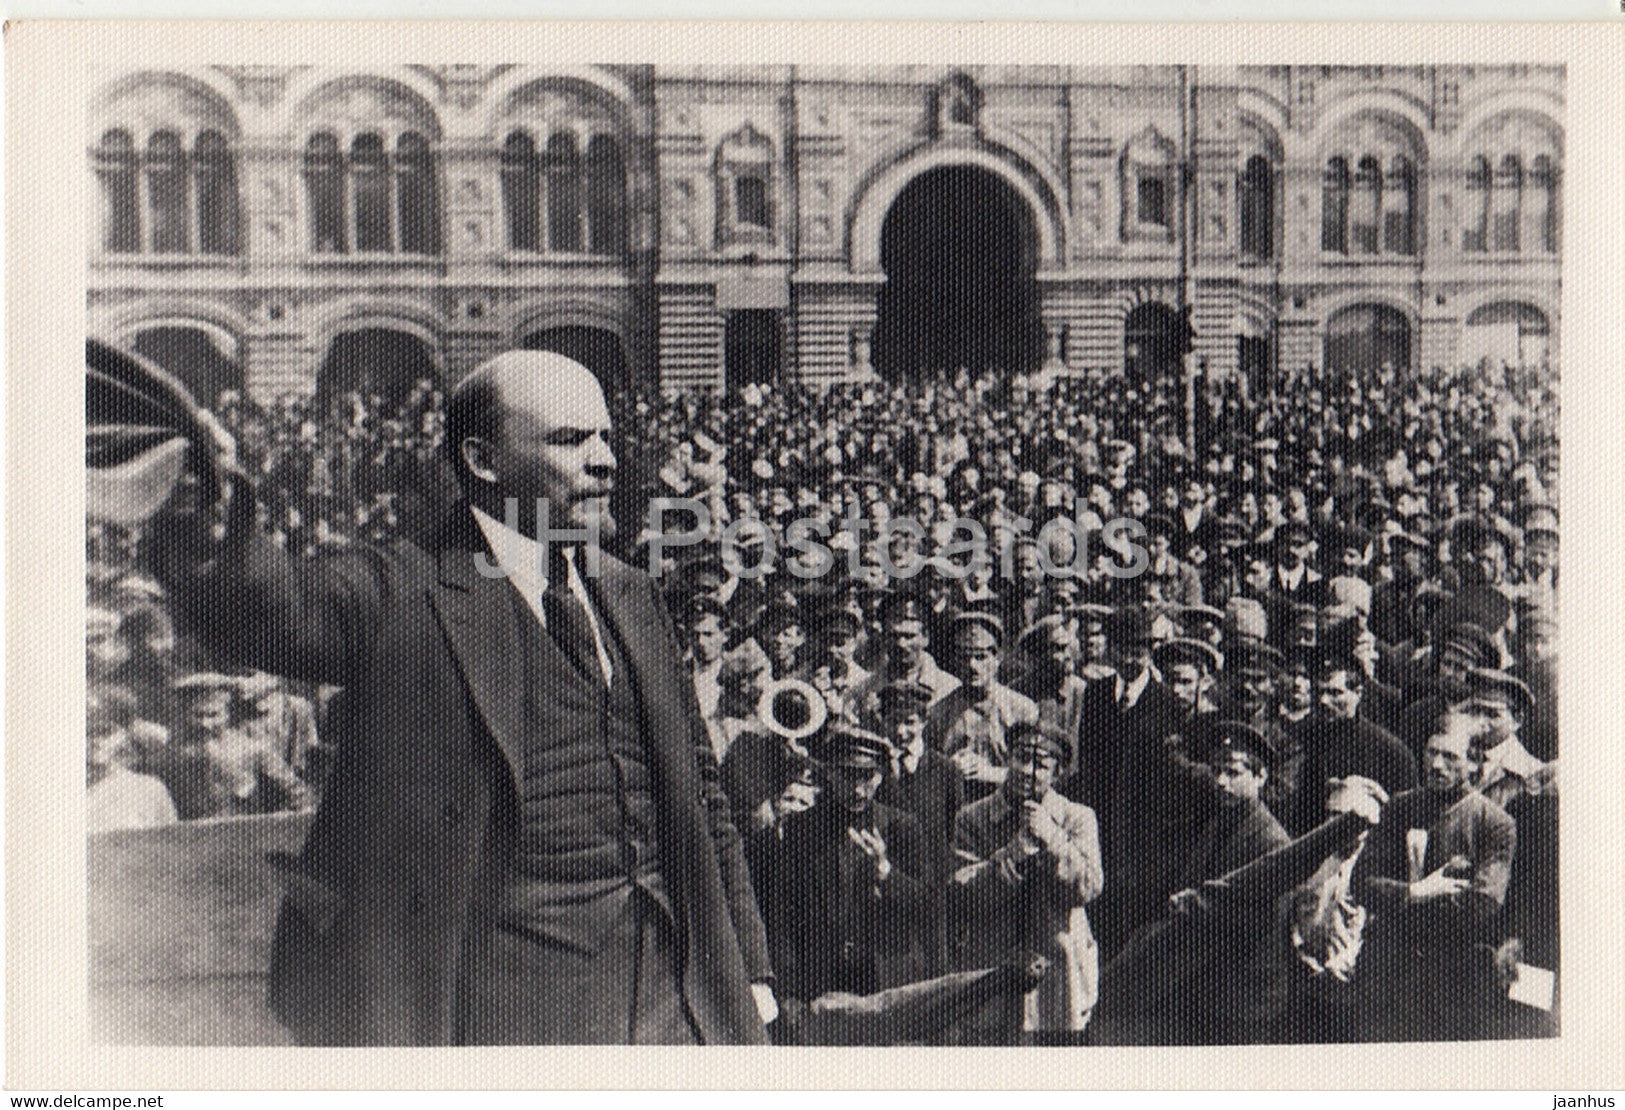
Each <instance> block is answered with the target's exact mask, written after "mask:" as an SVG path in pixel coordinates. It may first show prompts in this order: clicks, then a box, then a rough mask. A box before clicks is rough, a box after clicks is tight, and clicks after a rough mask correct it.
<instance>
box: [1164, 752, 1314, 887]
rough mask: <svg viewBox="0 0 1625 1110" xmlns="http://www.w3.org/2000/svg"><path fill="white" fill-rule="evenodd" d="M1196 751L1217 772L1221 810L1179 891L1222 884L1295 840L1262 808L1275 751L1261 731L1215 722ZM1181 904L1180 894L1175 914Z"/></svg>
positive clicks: (1211, 821) (1185, 871) (1187, 867)
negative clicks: (1228, 875) (1210, 882)
mask: <svg viewBox="0 0 1625 1110" xmlns="http://www.w3.org/2000/svg"><path fill="white" fill-rule="evenodd" d="M1196 748H1197V751H1198V753H1199V754H1200V755H1201V757H1202V761H1203V762H1204V763H1205V764H1206V765H1207V766H1208V767H1210V768H1211V769H1212V772H1213V781H1214V784H1215V785H1216V786H1217V787H1218V795H1217V800H1218V803H1219V804H1218V807H1217V809H1216V810H1215V811H1214V814H1213V816H1212V817H1211V818H1210V819H1209V820H1208V822H1207V823H1206V824H1205V825H1203V826H1202V831H1201V833H1200V834H1199V835H1198V836H1197V839H1196V846H1195V848H1194V849H1193V850H1192V852H1191V855H1190V857H1189V859H1188V860H1187V861H1186V863H1185V866H1184V869H1183V871H1182V872H1181V874H1180V878H1179V881H1178V884H1177V885H1178V887H1179V889H1180V891H1184V890H1185V889H1186V888H1189V887H1194V886H1196V885H1197V884H1198V883H1201V882H1202V881H1204V880H1206V879H1214V878H1218V877H1219V876H1220V875H1223V874H1225V873H1226V872H1228V871H1233V870H1235V869H1236V868H1238V867H1240V866H1242V865H1243V864H1246V863H1250V862H1251V861H1253V860H1255V859H1257V858H1258V857H1259V856H1262V855H1264V854H1266V853H1268V852H1272V851H1274V850H1275V849H1276V848H1279V847H1281V846H1282V845H1284V844H1286V843H1287V842H1288V841H1289V840H1291V839H1292V838H1291V837H1290V836H1288V835H1287V832H1286V829H1285V828H1283V827H1282V826H1281V823H1280V821H1278V820H1276V818H1275V815H1274V814H1272V813H1271V812H1270V811H1269V809H1268V808H1267V807H1266V806H1265V805H1264V802H1263V793H1264V784H1265V783H1266V782H1268V781H1269V777H1270V764H1271V762H1272V761H1273V760H1274V758H1275V751H1274V749H1273V748H1272V747H1271V745H1270V742H1269V739H1268V737H1266V736H1265V734H1264V733H1263V731H1262V730H1260V729H1258V728H1256V727H1254V726H1253V725H1250V724H1248V723H1247V722H1245V721H1229V720H1226V721H1214V722H1212V723H1211V724H1209V725H1208V726H1207V727H1205V728H1204V729H1203V730H1202V732H1201V734H1200V735H1199V736H1198V737H1197V739H1196ZM1179 901H1180V898H1179V895H1178V894H1177V893H1176V894H1175V895H1174V902H1175V903H1176V908H1177V903H1178V902H1179Z"/></svg>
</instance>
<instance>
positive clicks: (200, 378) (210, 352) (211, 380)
mask: <svg viewBox="0 0 1625 1110" xmlns="http://www.w3.org/2000/svg"><path fill="white" fill-rule="evenodd" d="M130 347H131V349H132V350H134V351H135V353H136V354H138V355H141V356H143V357H145V358H149V359H151V360H152V361H153V362H155V363H157V364H158V365H159V366H161V367H163V368H164V369H165V370H167V371H169V373H171V374H173V375H174V376H175V377H176V378H177V379H178V380H179V381H180V382H181V383H182V384H184V385H185V386H186V388H187V389H190V390H191V391H192V396H193V397H194V398H195V399H196V400H197V402H198V404H200V405H203V406H204V407H209V406H211V405H213V404H214V403H215V401H217V400H218V399H219V397H220V394H222V393H224V392H225V391H226V390H228V389H234V390H237V391H238V392H241V391H242V388H243V368H242V366H241V365H240V364H239V363H238V361H237V358H236V352H235V351H225V350H222V349H221V346H220V343H219V341H218V340H216V339H215V337H214V336H213V335H210V334H209V333H208V332H206V331H204V330H203V329H202V328H188V327H156V328H146V329H144V330H142V331H141V332H139V333H138V334H137V335H136V337H135V341H134V342H132V343H131V344H130Z"/></svg>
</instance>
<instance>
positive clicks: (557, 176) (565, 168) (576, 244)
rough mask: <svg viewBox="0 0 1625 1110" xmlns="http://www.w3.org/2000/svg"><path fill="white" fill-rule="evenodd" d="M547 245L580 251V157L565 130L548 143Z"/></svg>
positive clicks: (552, 247)
mask: <svg viewBox="0 0 1625 1110" xmlns="http://www.w3.org/2000/svg"><path fill="white" fill-rule="evenodd" d="M547 245H548V248H549V249H550V250H556V251H580V250H581V158H580V155H579V154H578V153H577V152H576V140H575V136H574V135H571V134H570V133H569V132H566V131H560V132H559V133H557V134H555V135H554V136H553V137H552V138H551V139H549V140H548V141H547Z"/></svg>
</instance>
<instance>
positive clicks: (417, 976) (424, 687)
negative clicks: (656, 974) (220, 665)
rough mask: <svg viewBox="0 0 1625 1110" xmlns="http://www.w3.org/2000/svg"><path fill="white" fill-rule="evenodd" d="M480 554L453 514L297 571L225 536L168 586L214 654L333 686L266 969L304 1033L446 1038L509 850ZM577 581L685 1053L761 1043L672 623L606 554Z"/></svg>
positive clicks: (723, 827) (300, 565)
mask: <svg viewBox="0 0 1625 1110" xmlns="http://www.w3.org/2000/svg"><path fill="white" fill-rule="evenodd" d="M485 552H486V548H485V543H484V540H483V538H482V537H481V536H480V535H479V533H478V529H477V527H476V525H475V522H474V520H473V517H472V515H471V514H470V512H469V510H468V509H467V508H466V507H463V506H459V507H458V508H457V509H455V510H454V511H453V512H452V514H451V515H450V516H449V517H448V520H447V523H446V524H445V525H444V526H443V528H442V529H441V531H440V533H439V534H438V535H437V536H436V537H435V539H434V540H433V541H432V542H431V543H430V544H428V545H427V546H418V545H416V544H413V543H409V542H404V541H402V542H398V543H395V544H393V545H390V546H388V547H379V548H371V547H358V548H353V549H349V550H346V551H344V552H342V553H340V554H337V555H335V556H332V557H326V558H320V559H314V560H309V561H304V562H300V561H296V560H293V559H291V558H289V557H288V555H287V553H286V552H284V551H282V550H281V549H279V548H277V547H276V546H275V545H274V544H272V543H271V542H270V541H269V540H268V539H266V538H265V537H264V536H262V535H259V534H258V533H255V532H252V531H249V530H243V531H242V532H240V533H238V534H235V535H234V536H233V537H231V538H229V539H228V541H227V546H226V549H225V551H224V553H223V554H222V555H221V557H220V558H219V559H218V560H217V561H216V564H215V565H214V567H213V569H211V570H206V571H204V572H202V573H201V574H200V575H199V576H197V577H196V578H195V579H194V580H193V581H191V582H190V583H187V584H184V588H183V590H182V593H181V596H182V597H183V598H184V599H185V600H186V601H187V603H188V608H189V609H190V610H191V612H192V616H193V618H194V620H195V621H196V622H197V623H198V626H199V627H200V628H201V630H202V631H203V632H204V633H205V634H206V635H207V637H208V638H209V639H210V640H212V641H213V642H214V643H215V644H216V645H217V646H218V647H219V648H220V649H221V650H223V651H225V652H226V653H227V654H228V655H230V656H232V657H234V658H236V659H238V660H240V661H242V662H244V663H247V664H249V665H252V666H254V667H257V668H259V669H262V670H266V671H270V672H273V673H277V674H283V675H287V676H290V677H294V678H299V679H304V680H307V681H311V682H323V683H334V684H337V685H341V686H343V687H344V688H345V692H344V694H343V695H342V696H341V697H340V698H338V699H335V703H334V704H333V706H332V707H331V712H330V722H329V726H328V730H327V731H328V739H329V740H330V741H331V742H332V743H333V745H334V747H335V749H336V753H337V754H336V756H335V758H334V762H333V766H332V769H331V773H330V776H329V778H328V782H327V786H326V790H325V794H324V797H323V800H322V804H321V807H320V808H319V809H318V811H317V814H316V817H315V820H314V823H313V825H312V827H311V832H310V835H309V837H308V839H307V841H306V843H305V847H304V850H303V852H302V853H301V855H300V857H299V859H298V860H297V861H296V862H293V861H287V862H285V863H284V870H285V871H286V873H287V874H286V878H287V883H288V896H287V899H286V901H285V903H284V905H283V909H282V913H281V915H280V917H279V920H278V923H277V931H276V938H275V944H274V952H273V956H272V963H271V970H270V994H271V1005H272V1009H273V1011H274V1012H275V1013H276V1014H277V1016H278V1017H279V1018H280V1019H281V1020H282V1021H283V1022H284V1023H285V1024H286V1025H287V1026H288V1027H289V1028H290V1029H291V1030H292V1031H293V1032H294V1034H295V1036H296V1037H297V1038H298V1039H299V1040H300V1041H302V1042H305V1043H316V1044H419V1045H427V1044H449V1043H456V1042H457V1040H458V1037H459V1028H460V1009H461V1005H462V994H463V987H464V986H465V985H466V969H467V968H468V967H470V966H472V961H474V960H475V959H477V958H478V956H479V953H480V952H481V951H482V949H483V946H484V945H485V943H486V942H487V941H488V940H489V938H490V936H491V933H492V930H493V928H494V925H493V919H494V907H495V902H496V898H497V896H498V894H499V893H500V891H501V890H502V888H503V885H504V882H505V879H506V876H507V868H508V861H509V859H510V858H511V854H512V851H513V848H514V839H515V835H516V825H517V815H518V801H517V787H516V782H517V776H518V775H519V773H520V772H519V768H520V767H521V766H522V760H521V755H522V749H521V745H522V743H523V735H522V732H523V721H524V718H525V713H524V696H525V695H524V690H525V683H524V681H523V673H524V671H523V668H524V661H523V659H521V658H520V651H519V644H520V642H521V641H520V631H521V629H520V625H519V624H518V621H519V619H520V615H519V612H518V609H519V607H516V606H515V605H514V603H513V597H512V593H511V591H512V589H513V587H512V586H511V585H509V584H508V583H507V582H506V581H504V580H503V579H501V578H496V577H487V576H485V575H484V574H482V573H481V572H480V570H479V568H478V566H477V564H476V556H478V555H482V554H485ZM485 557H486V559H487V560H489V559H490V556H489V555H488V554H487V555H485ZM589 585H590V588H591V589H592V590H593V592H594V595H595V598H594V599H595V605H596V608H597V610H598V612H599V615H600V617H601V618H602V620H603V623H604V624H605V625H606V626H607V631H608V632H609V634H611V635H613V636H615V637H616V638H617V639H618V640H619V642H620V645H621V647H622V649H623V653H624V656H625V659H626V661H627V663H628V664H629V667H630V670H631V678H632V682H633V688H634V690H635V693H636V695H637V700H638V704H639V711H640V714H641V716H642V721H643V735H644V737H645V741H646V743H647V745H648V757H649V760H650V763H651V766H652V769H653V771H654V780H655V782H656V784H657V786H656V797H655V801H656V805H657V807H658V813H659V819H658V826H657V830H656V833H657V836H658V839H659V843H660V847H661V868H662V872H663V874H664V878H665V881H666V884H667V887H668V889H669V893H670V895H671V899H672V903H673V911H674V914H675V917H676V920H677V925H678V930H679V934H680V936H681V938H682V942H681V943H683V944H684V945H685V946H686V957H685V958H684V959H683V961H682V967H683V968H684V971H683V984H682V986H683V991H684V995H685V998H686V1000H687V1002H688V1005H689V1008H690V1010H691V1011H692V1014H693V1017H694V1019H695V1022H696V1025H697V1027H698V1030H699V1033H700V1036H701V1039H702V1040H703V1041H705V1042H746V1043H759V1042H762V1041H764V1040H765V1039H766V1032H765V1030H764V1029H763V1027H762V1023H761V1020H760V1018H759V1016H758V1014H757V1011H756V1008H755V1004H754V1001H753V999H752V995H751V989H750V985H751V983H752V981H755V980H763V979H766V978H768V977H769V976H770V968H769V964H768V959H767V946H766V938H765V936H764V934H763V931H762V925H761V921H760V919H759V917H758V916H757V912H756V907H755V901H754V897H753V895H752V893H751V887H750V879H749V874H748V871H747V868H746V865H745V859H744V855H743V852H742V849H741V845H740V841H739V836H738V833H737V832H736V831H735V828H734V825H733V822H732V820H731V819H730V816H729V809H728V802H727V799H726V798H725V797H724V796H723V793H722V791H721V789H720V787H719V785H718V782H717V767H716V761H715V759H714V757H713V755H712V749H711V745H710V741H709V739H708V738H707V734H706V729H705V724H704V722H703V721H702V720H701V718H700V713H699V706H698V703H697V701H696V699H695V695H694V689H693V685H692V683H690V682H689V680H688V677H687V676H686V675H685V674H684V673H683V671H682V667H681V663H680V659H681V653H680V651H679V649H678V647H677V639H676V636H675V633H674V632H673V629H672V626H671V622H670V618H669V617H668V616H667V614H666V610H665V607H664V605H663V604H662V603H661V601H660V598H659V595H658V593H657V591H656V588H655V585H654V583H653V580H652V579H650V578H649V577H648V576H647V575H644V574H642V573H640V572H638V571H636V570H634V569H632V568H630V567H628V566H626V565H624V564H622V563H620V562H618V561H616V560H615V559H613V558H611V557H610V556H608V555H607V554H606V555H604V557H603V562H602V574H601V577H599V578H597V579H596V580H589Z"/></svg>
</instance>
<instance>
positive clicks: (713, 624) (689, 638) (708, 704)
mask: <svg viewBox="0 0 1625 1110" xmlns="http://www.w3.org/2000/svg"><path fill="white" fill-rule="evenodd" d="M679 627H680V628H681V630H682V632H683V640H684V643H685V645H686V647H687V651H686V652H684V654H683V667H684V669H685V670H687V671H688V674H689V677H690V678H691V679H693V681H694V693H695V696H696V697H697V698H698V699H699V703H700V716H701V717H702V718H704V720H705V728H706V732H707V733H708V734H709V735H710V737H711V748H712V750H713V751H715V752H716V756H717V762H718V763H721V762H722V760H723V757H725V756H726V755H727V754H728V747H729V745H730V743H731V742H732V740H733V737H732V736H730V735H729V734H728V732H727V730H725V729H724V728H723V727H722V724H721V719H720V718H719V717H718V715H717V706H718V704H719V703H720V701H721V699H722V683H721V674H722V668H723V664H724V653H725V649H726V648H727V644H728V611H727V610H726V609H724V608H723V606H722V603H721V602H719V601H717V600H716V599H715V598H714V597H711V596H710V595H708V594H696V595H694V596H693V597H692V598H690V599H689V602H688V605H687V606H686V607H685V609H684V610H683V613H682V619H681V622H680V624H679Z"/></svg>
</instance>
